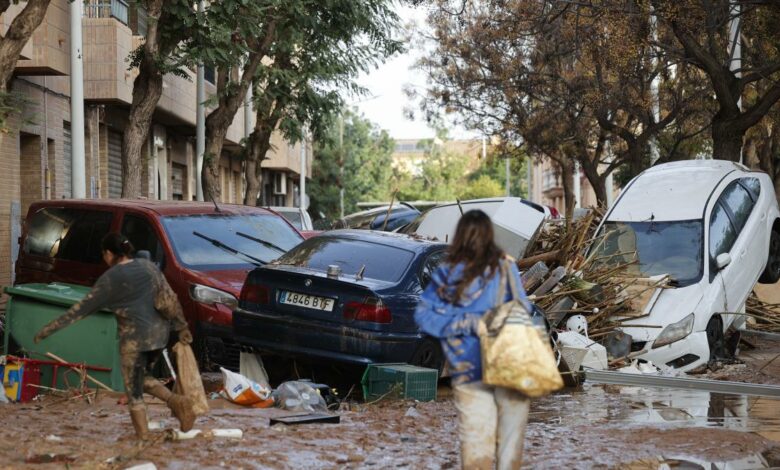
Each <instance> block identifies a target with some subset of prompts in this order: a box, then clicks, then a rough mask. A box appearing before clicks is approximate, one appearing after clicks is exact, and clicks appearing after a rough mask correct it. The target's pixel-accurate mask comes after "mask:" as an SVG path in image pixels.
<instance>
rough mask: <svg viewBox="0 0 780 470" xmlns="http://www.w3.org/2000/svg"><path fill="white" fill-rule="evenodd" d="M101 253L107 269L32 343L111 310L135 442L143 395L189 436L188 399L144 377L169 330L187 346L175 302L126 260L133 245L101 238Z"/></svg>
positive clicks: (142, 435) (144, 267) (149, 271)
mask: <svg viewBox="0 0 780 470" xmlns="http://www.w3.org/2000/svg"><path fill="white" fill-rule="evenodd" d="M102 250H103V260H104V261H105V262H106V264H108V265H109V266H110V268H109V269H108V270H107V271H106V272H105V273H104V274H103V275H102V276H100V278H98V280H97V282H96V283H95V285H94V287H92V290H91V291H90V292H89V293H88V294H87V296H86V297H84V299H83V300H82V301H81V302H79V303H78V304H76V305H74V306H73V307H71V308H70V310H68V311H67V312H66V313H65V314H64V315H62V316H60V317H59V318H56V319H55V320H53V321H51V322H50V323H49V324H48V325H46V326H44V327H43V329H41V331H40V332H38V334H37V335H36V336H35V342H36V343H38V342H39V341H41V340H42V339H44V338H46V337H48V336H49V335H51V334H52V333H54V332H56V331H58V330H61V329H62V328H65V327H66V326H68V325H71V324H73V323H75V322H76V321H78V320H80V319H82V318H84V317H86V316H88V315H90V314H92V313H95V312H97V311H98V310H102V309H105V310H110V311H112V312H113V313H114V314H115V315H116V318H117V328H118V330H119V353H120V363H121V367H122V378H123V379H124V383H125V390H126V393H127V398H128V405H129V408H130V419H131V420H132V422H133V427H134V428H135V434H136V436H137V437H138V439H141V440H143V439H146V438H147V437H148V421H147V418H146V405H145V404H144V399H143V394H144V392H146V393H148V394H150V395H152V396H154V397H157V398H159V399H160V400H162V401H163V402H165V403H166V404H167V405H168V407H169V408H170V409H171V412H172V414H173V415H174V416H175V417H176V418H177V419H178V421H179V424H180V426H181V430H182V431H184V432H186V431H189V430H190V429H192V426H193V424H194V422H195V413H194V411H193V408H192V405H193V404H192V400H191V399H190V398H189V397H186V396H184V395H179V394H174V393H172V392H171V391H170V390H169V389H168V388H167V387H165V386H164V385H163V384H162V383H160V381H158V380H156V379H155V378H153V377H152V376H150V375H148V374H149V371H150V369H151V368H152V367H153V365H154V364H155V363H156V361H157V360H158V358H159V357H160V356H161V355H162V350H163V348H165V347H166V345H167V344H168V340H169V336H170V326H171V325H172V326H173V328H174V329H175V330H176V331H177V332H178V339H179V341H180V342H182V343H186V344H190V343H191V342H192V335H191V334H190V331H189V328H188V327H187V322H186V321H185V320H184V315H183V314H182V308H181V304H179V299H178V298H177V297H176V294H175V293H174V292H173V290H172V289H171V286H170V285H168V282H167V281H166V280H165V277H164V276H163V274H162V273H161V272H160V270H159V269H157V266H155V265H154V264H153V263H151V262H150V261H147V260H145V259H133V258H132V255H133V252H134V248H133V245H132V244H131V243H130V241H129V240H128V239H127V238H125V236H124V235H121V234H119V233H109V234H108V235H106V236H105V238H103V242H102Z"/></svg>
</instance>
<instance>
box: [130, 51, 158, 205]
mask: <svg viewBox="0 0 780 470" xmlns="http://www.w3.org/2000/svg"><path fill="white" fill-rule="evenodd" d="M151 68H153V69H154V70H150V69H151ZM162 91H163V77H162V74H161V73H160V70H159V69H158V68H157V67H156V66H154V67H150V66H148V65H146V61H144V62H143V63H142V64H141V67H140V73H139V74H138V76H137V77H136V78H135V81H134V82H133V104H132V105H131V107H130V115H129V119H128V122H127V126H126V127H125V133H124V136H123V137H122V176H123V177H122V197H123V198H130V199H135V198H138V197H140V196H142V194H141V188H142V184H141V183H142V175H143V165H144V162H143V159H142V158H141V155H142V150H143V146H144V144H145V143H146V141H147V138H148V136H149V128H150V126H151V124H152V116H153V115H154V109H155V108H156V107H157V102H158V101H159V100H160V97H161V96H162Z"/></svg>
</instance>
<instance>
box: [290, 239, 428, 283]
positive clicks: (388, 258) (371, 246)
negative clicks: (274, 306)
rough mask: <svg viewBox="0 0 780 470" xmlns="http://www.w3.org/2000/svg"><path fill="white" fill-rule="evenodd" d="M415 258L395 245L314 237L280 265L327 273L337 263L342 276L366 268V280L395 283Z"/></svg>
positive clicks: (302, 244)
mask: <svg viewBox="0 0 780 470" xmlns="http://www.w3.org/2000/svg"><path fill="white" fill-rule="evenodd" d="M413 259H414V253H412V252H411V251H407V250H404V249H401V248H396V247H393V246H388V245H380V244H378V243H371V242H366V241H362V240H352V239H347V238H337V237H314V238H310V239H308V240H306V241H305V242H303V243H301V244H300V245H298V246H297V247H295V248H294V249H292V250H290V251H289V252H288V253H287V254H286V255H284V256H282V257H281V258H279V260H278V261H277V263H278V264H283V265H292V266H302V267H307V268H311V269H315V270H318V271H327V270H328V266H329V265H331V264H335V265H338V266H339V267H340V268H341V272H342V274H344V275H352V276H354V275H355V274H357V273H358V272H359V271H360V270H361V269H362V268H363V267H364V266H365V270H364V271H363V276H364V277H367V278H371V279H378V280H380V281H388V282H396V281H398V280H400V279H401V276H403V274H404V272H406V269H407V268H408V267H409V264H411V262H412V260H413Z"/></svg>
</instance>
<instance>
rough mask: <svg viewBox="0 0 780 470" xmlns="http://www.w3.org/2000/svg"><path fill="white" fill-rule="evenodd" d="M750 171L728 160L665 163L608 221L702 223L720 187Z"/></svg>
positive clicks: (647, 174)
mask: <svg viewBox="0 0 780 470" xmlns="http://www.w3.org/2000/svg"><path fill="white" fill-rule="evenodd" d="M735 171H739V172H740V173H742V172H747V171H749V170H748V169H747V168H746V167H744V166H742V165H740V164H738V163H734V162H730V161H725V160H686V161H680V162H672V163H664V164H662V165H657V166H654V167H652V168H649V169H647V170H645V171H644V172H642V173H640V174H639V176H637V177H636V178H635V179H634V180H633V181H632V182H631V183H629V185H628V186H627V187H626V189H625V190H624V191H623V194H621V196H620V199H618V201H617V203H616V204H615V206H614V207H613V209H612V211H611V212H610V214H609V217H608V220H611V221H623V222H641V221H647V220H650V219H651V218H652V219H653V220H654V221H656V222H661V221H675V220H694V219H701V218H702V217H703V215H704V209H705V206H706V205H707V201H708V200H709V198H710V195H711V194H712V192H713V191H714V190H715V188H716V187H717V186H718V184H719V183H720V182H721V181H722V180H723V178H725V177H726V176H728V175H729V174H730V173H733V172H735Z"/></svg>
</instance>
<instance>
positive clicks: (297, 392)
mask: <svg viewBox="0 0 780 470" xmlns="http://www.w3.org/2000/svg"><path fill="white" fill-rule="evenodd" d="M274 396H275V399H276V402H277V404H278V406H279V407H280V408H284V409H285V410H289V411H308V412H310V413H313V412H315V411H320V412H326V411H328V405H327V404H326V403H325V399H324V398H322V396H321V395H320V393H319V392H318V391H317V390H316V389H314V387H312V386H311V385H309V384H308V383H306V382H297V381H292V382H285V383H283V384H281V385H279V388H277V389H276V392H274Z"/></svg>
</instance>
